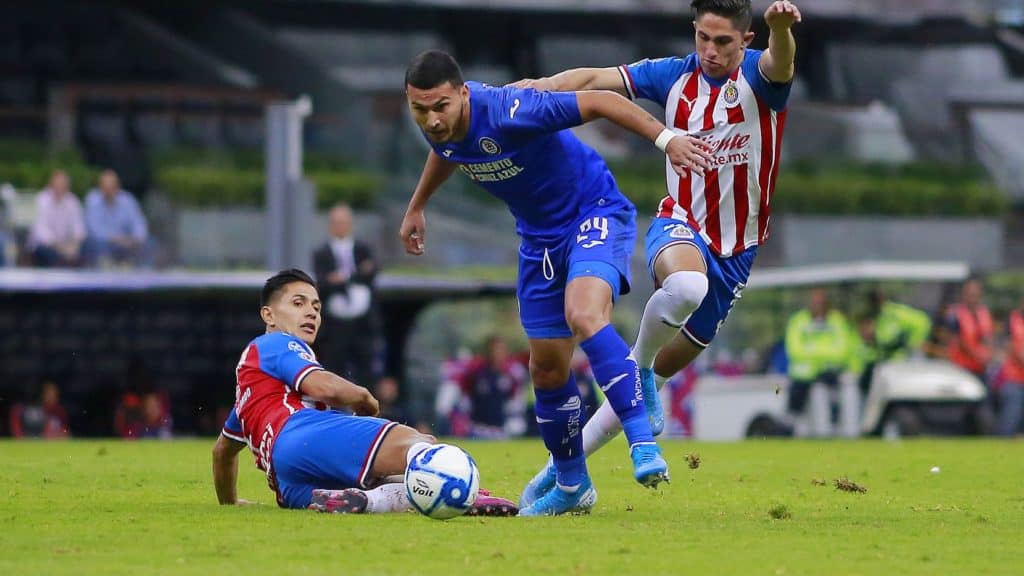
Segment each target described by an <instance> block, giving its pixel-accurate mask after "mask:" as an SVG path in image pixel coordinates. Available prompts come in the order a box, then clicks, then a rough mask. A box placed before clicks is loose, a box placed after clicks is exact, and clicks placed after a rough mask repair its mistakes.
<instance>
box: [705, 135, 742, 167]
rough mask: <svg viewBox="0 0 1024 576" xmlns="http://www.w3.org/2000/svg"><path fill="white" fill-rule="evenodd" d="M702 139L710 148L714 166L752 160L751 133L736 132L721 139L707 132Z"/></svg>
mask: <svg viewBox="0 0 1024 576" xmlns="http://www.w3.org/2000/svg"><path fill="white" fill-rule="evenodd" d="M700 141H701V142H704V144H705V145H706V146H707V147H708V148H710V150H711V155H712V158H711V164H712V165H713V166H714V167H722V166H729V165H731V164H744V163H747V162H750V134H735V135H733V136H727V137H725V138H722V139H720V140H716V139H715V137H714V135H713V134H706V135H704V136H702V137H700Z"/></svg>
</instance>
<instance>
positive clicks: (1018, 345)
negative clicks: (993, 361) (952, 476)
mask: <svg viewBox="0 0 1024 576" xmlns="http://www.w3.org/2000/svg"><path fill="white" fill-rule="evenodd" d="M1008 324H1009V331H1010V339H1009V341H1008V342H1007V344H1006V361H1005V362H1004V363H1003V370H1002V374H1001V378H1000V380H1001V382H1000V385H999V390H998V395H999V429H998V431H999V434H1000V435H1002V436H1013V435H1015V434H1017V433H1018V432H1019V431H1020V425H1021V421H1022V420H1024V298H1022V299H1021V302H1020V304H1019V305H1018V307H1017V308H1016V309H1015V310H1013V311H1012V312H1010V319H1009V322H1008Z"/></svg>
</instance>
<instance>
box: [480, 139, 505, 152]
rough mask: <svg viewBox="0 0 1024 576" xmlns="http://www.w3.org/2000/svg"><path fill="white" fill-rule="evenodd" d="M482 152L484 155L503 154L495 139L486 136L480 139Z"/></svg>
mask: <svg viewBox="0 0 1024 576" xmlns="http://www.w3.org/2000/svg"><path fill="white" fill-rule="evenodd" d="M480 151H481V152H483V153H484V154H501V146H498V143H497V142H495V141H494V139H493V138H488V137H487V136H484V137H483V138H481V139H480Z"/></svg>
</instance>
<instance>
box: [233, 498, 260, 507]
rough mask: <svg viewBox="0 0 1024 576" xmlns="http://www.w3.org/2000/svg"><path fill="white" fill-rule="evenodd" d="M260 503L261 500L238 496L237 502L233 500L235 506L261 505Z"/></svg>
mask: <svg viewBox="0 0 1024 576" xmlns="http://www.w3.org/2000/svg"><path fill="white" fill-rule="evenodd" d="M262 504H263V503H262V502H257V501H255V500H246V499H245V498H239V499H238V502H235V505H236V506H261V505H262Z"/></svg>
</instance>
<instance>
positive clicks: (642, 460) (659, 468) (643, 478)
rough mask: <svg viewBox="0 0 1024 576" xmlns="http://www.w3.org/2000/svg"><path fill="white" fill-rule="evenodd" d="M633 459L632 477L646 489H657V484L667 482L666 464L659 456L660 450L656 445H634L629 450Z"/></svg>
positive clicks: (645, 443)
mask: <svg viewBox="0 0 1024 576" xmlns="http://www.w3.org/2000/svg"><path fill="white" fill-rule="evenodd" d="M629 456H630V458H632V459H633V477H634V478H636V481H637V482H639V483H640V484H643V485H644V486H646V487H648V488H657V487H658V484H661V483H662V482H668V481H669V478H668V463H667V462H665V459H664V458H662V456H661V448H659V447H658V445H657V444H655V443H653V442H651V443H647V442H644V443H641V444H634V445H633V447H632V448H630V450H629Z"/></svg>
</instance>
